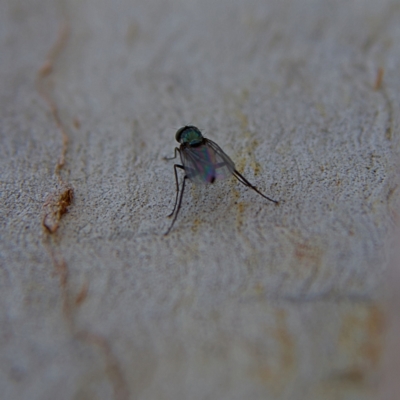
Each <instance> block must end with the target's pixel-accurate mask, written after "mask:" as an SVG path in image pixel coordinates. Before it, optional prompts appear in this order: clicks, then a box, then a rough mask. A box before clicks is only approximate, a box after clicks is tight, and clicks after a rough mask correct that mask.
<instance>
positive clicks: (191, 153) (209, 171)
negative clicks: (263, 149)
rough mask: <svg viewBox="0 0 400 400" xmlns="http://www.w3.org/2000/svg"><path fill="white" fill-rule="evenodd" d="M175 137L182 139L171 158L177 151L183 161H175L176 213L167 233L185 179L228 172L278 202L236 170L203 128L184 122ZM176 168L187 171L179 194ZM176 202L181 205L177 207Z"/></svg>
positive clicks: (204, 179) (223, 175)
mask: <svg viewBox="0 0 400 400" xmlns="http://www.w3.org/2000/svg"><path fill="white" fill-rule="evenodd" d="M175 139H176V141H177V142H178V143H180V147H179V148H178V147H176V148H175V156H174V157H172V159H173V158H176V153H177V152H178V153H179V155H180V157H181V161H182V165H179V164H175V165H174V171H175V181H176V200H175V206H174V209H173V210H172V213H171V214H170V215H169V216H172V215H173V214H174V212H175V209H176V213H175V216H174V219H173V221H172V223H171V226H170V227H169V229H168V231H167V232H166V233H165V235H168V233H169V232H170V230H171V229H172V226H173V225H174V223H175V221H176V218H177V216H178V213H179V210H180V207H181V203H182V197H183V191H184V189H185V181H186V179H190V180H191V181H193V182H194V183H214V182H215V181H216V180H219V179H225V178H227V177H228V176H230V175H233V176H234V177H235V178H236V179H237V180H238V181H239V182H240V183H242V184H243V185H245V186H247V187H250V188H251V189H253V190H254V191H256V192H257V193H258V194H260V195H261V196H263V197H264V198H266V199H267V200H269V201H272V202H273V203H276V204H278V202H277V201H275V200H272V199H270V198H269V197H267V196H265V195H264V194H263V193H261V192H260V191H259V190H258V189H257V188H256V187H255V186H253V185H252V184H251V183H250V182H249V181H247V180H246V179H245V178H244V177H243V176H242V175H241V174H240V173H239V172H238V171H236V169H235V164H234V163H233V161H232V160H231V159H230V158H229V157H228V156H227V155H226V154H225V153H224V152H223V150H222V149H221V148H220V147H219V146H218V145H217V144H216V143H214V142H213V141H212V140H209V139H206V138H205V137H203V135H202V134H201V132H200V130H199V129H198V128H196V127H195V126H184V127H182V128H180V129H179V130H178V131H177V132H176V134H175ZM177 168H180V169H183V170H184V171H185V176H184V178H183V182H182V188H181V191H180V196H179V183H178V174H177ZM178 198H179V202H178ZM177 205H178V208H176V207H177Z"/></svg>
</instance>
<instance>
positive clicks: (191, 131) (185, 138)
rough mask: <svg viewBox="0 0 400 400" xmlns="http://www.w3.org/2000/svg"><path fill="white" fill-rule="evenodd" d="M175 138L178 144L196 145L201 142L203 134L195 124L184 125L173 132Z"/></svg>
mask: <svg viewBox="0 0 400 400" xmlns="http://www.w3.org/2000/svg"><path fill="white" fill-rule="evenodd" d="M175 139H176V141H177V142H179V143H180V144H183V145H186V146H198V145H200V144H201V143H203V140H204V138H203V135H202V134H201V132H200V131H199V129H198V128H196V127H195V126H184V127H182V128H180V129H178V131H177V132H176V134H175Z"/></svg>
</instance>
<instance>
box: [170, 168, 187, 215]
mask: <svg viewBox="0 0 400 400" xmlns="http://www.w3.org/2000/svg"><path fill="white" fill-rule="evenodd" d="M177 168H180V169H183V170H185V168H184V167H183V165H179V164H174V172H175V183H176V198H175V205H174V209H173V210H172V213H171V214H168V215H167V217H168V218H169V217H172V215H173V214H174V212H175V208H176V203H177V202H178V195H179V182H178V173H177V172H176V169H177Z"/></svg>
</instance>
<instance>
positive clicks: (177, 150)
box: [164, 147, 180, 160]
mask: <svg viewBox="0 0 400 400" xmlns="http://www.w3.org/2000/svg"><path fill="white" fill-rule="evenodd" d="M176 153H179V154H180V150H179V149H178V148H177V147H175V150H174V156H173V157H164V160H175V158H176Z"/></svg>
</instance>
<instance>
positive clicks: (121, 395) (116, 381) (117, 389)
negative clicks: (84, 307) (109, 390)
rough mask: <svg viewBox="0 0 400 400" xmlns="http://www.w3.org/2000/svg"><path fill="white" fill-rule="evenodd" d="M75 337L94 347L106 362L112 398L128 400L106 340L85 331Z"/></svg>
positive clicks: (127, 388)
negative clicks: (111, 387)
mask: <svg viewBox="0 0 400 400" xmlns="http://www.w3.org/2000/svg"><path fill="white" fill-rule="evenodd" d="M77 336H78V338H79V339H80V340H82V341H84V342H87V343H89V344H92V345H95V346H97V347H98V348H99V349H100V350H101V352H102V353H103V356H104V358H105V361H106V373H107V375H108V377H109V379H110V381H111V383H112V385H113V388H114V398H115V399H117V400H128V399H129V398H130V393H129V387H128V384H127V382H126V380H125V377H124V375H123V373H122V370H121V368H120V366H119V363H118V360H117V358H116V357H115V355H114V354H113V352H112V351H111V346H110V344H109V343H108V342H107V340H106V339H104V338H103V337H101V336H100V335H97V334H95V333H91V332H87V331H83V332H80V333H78V334H77Z"/></svg>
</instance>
